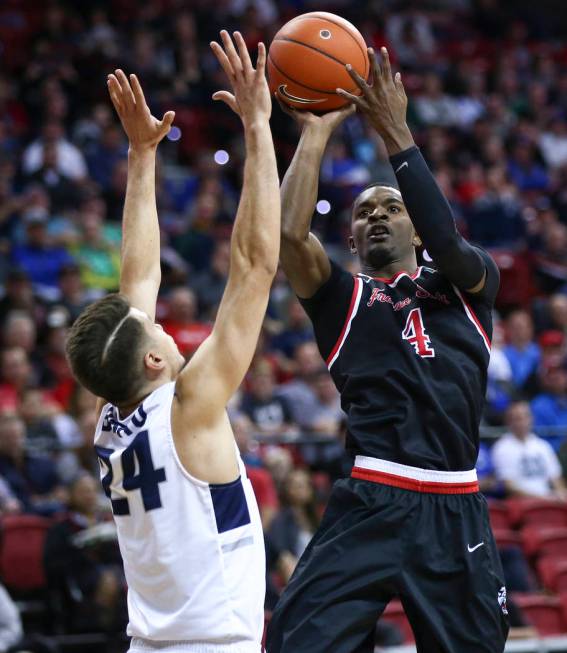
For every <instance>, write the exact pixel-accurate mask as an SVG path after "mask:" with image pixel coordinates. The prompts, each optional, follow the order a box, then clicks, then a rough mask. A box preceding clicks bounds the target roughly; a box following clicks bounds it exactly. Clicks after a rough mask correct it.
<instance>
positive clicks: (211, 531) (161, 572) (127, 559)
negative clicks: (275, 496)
mask: <svg viewBox="0 0 567 653" xmlns="http://www.w3.org/2000/svg"><path fill="white" fill-rule="evenodd" d="M174 391H175V383H167V384H165V385H163V386H161V387H160V388H158V389H157V390H155V391H154V392H153V393H152V394H151V395H149V396H148V397H146V399H144V401H143V402H142V404H140V406H138V408H137V409H136V410H135V411H134V412H133V413H132V414H131V415H130V416H128V417H127V418H126V419H123V420H121V419H120V418H119V413H118V410H117V408H116V407H114V406H112V405H110V404H107V405H106V406H105V407H104V408H103V411H102V414H101V417H100V419H99V422H98V425H97V429H96V434H95V449H96V453H97V456H98V458H99V462H100V467H101V482H102V486H103V489H104V491H105V493H106V495H107V496H108V497H109V498H110V500H111V502H112V511H113V513H114V519H115V521H116V525H117V529H118V541H119V544H120V551H121V553H122V559H123V561H124V571H125V574H126V581H127V583H128V614H129V624H128V631H127V632H128V635H131V636H133V637H134V638H140V639H142V640H149V641H155V642H163V641H170V642H188V643H189V642H196V643H197V642H198V643H203V644H211V645H214V644H216V643H218V644H223V645H227V646H230V644H231V643H232V644H233V645H236V646H238V650H246V651H248V650H250V651H257V652H258V653H259V651H260V650H261V645H260V641H261V638H262V630H263V624H264V594H265V553H264V538H263V533H262V524H261V522H260V515H259V512H258V506H257V503H256V499H255V497H254V493H253V491H252V486H251V484H250V481H249V480H248V478H247V476H246V471H245V468H244V464H243V463H242V460H241V458H240V455H239V454H238V451H237V457H238V465H239V468H240V478H239V479H238V480H236V481H234V482H232V483H227V484H224V485H210V484H208V483H205V482H203V481H200V480H198V479H196V478H193V477H192V476H191V475H190V474H189V473H188V472H187V471H186V470H185V468H184V467H183V466H182V464H181V462H180V460H179V458H178V456H177V453H176V450H175V446H174V443H173V437H172V433H171V404H172V400H173V395H174ZM188 428H190V426H189V425H188ZM235 449H236V444H235Z"/></svg>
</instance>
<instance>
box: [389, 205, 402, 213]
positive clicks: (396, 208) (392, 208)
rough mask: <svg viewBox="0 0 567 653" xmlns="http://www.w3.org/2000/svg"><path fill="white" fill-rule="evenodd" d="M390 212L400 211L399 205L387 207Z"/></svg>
mask: <svg viewBox="0 0 567 653" xmlns="http://www.w3.org/2000/svg"><path fill="white" fill-rule="evenodd" d="M388 211H389V212H390V213H399V212H400V207H399V206H390V208H389V209H388Z"/></svg>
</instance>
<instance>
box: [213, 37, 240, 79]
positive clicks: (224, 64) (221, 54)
mask: <svg viewBox="0 0 567 653" xmlns="http://www.w3.org/2000/svg"><path fill="white" fill-rule="evenodd" d="M211 50H212V51H213V52H214V54H215V57H216V58H217V59H218V62H219V63H220V65H221V68H222V69H223V70H224V72H225V73H226V76H227V77H228V78H229V79H230V80H231V81H232V80H233V79H234V70H232V65H231V63H230V61H229V60H228V57H227V56H226V53H225V51H224V50H223V49H222V47H221V46H220V45H219V44H218V43H217V42H216V41H211Z"/></svg>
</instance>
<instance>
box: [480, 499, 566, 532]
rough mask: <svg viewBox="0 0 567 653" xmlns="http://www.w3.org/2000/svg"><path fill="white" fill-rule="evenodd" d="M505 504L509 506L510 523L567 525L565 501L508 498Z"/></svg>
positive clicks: (521, 524) (522, 524) (519, 524)
mask: <svg viewBox="0 0 567 653" xmlns="http://www.w3.org/2000/svg"><path fill="white" fill-rule="evenodd" d="M505 506H506V507H507V508H508V518H509V523H510V524H513V525H518V526H528V525H530V524H537V525H538V527H539V526H553V527H555V526H558V527H567V505H566V504H565V503H563V502H559V501H551V500H549V499H508V501H506V503H505ZM491 518H492V512H491Z"/></svg>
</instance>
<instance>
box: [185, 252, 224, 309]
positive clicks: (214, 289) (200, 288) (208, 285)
mask: <svg viewBox="0 0 567 653" xmlns="http://www.w3.org/2000/svg"><path fill="white" fill-rule="evenodd" d="M229 264H230V242H229V241H228V240H221V241H219V242H218V243H217V244H216V245H215V250H214V252H213V256H212V259H211V268H210V270H204V271H203V272H201V273H200V274H198V275H197V276H196V277H195V280H194V281H193V283H192V284H191V286H192V287H193V290H194V291H195V292H196V293H197V297H198V299H199V313H200V314H201V315H203V316H205V317H206V318H212V317H213V313H214V312H215V309H216V307H217V306H218V304H219V302H220V299H221V297H222V294H223V292H224V287H225V286H226V280H227V279H228V268H229Z"/></svg>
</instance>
